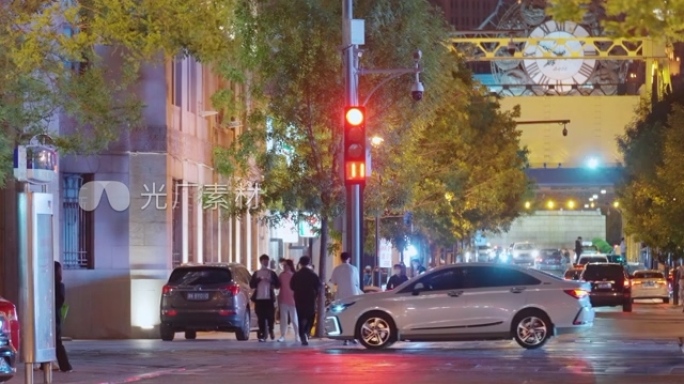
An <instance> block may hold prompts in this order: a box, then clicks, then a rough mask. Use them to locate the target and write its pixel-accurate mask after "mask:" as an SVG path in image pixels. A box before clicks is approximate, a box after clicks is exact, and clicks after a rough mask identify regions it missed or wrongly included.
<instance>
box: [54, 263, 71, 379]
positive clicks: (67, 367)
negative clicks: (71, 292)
mask: <svg viewBox="0 0 684 384" xmlns="http://www.w3.org/2000/svg"><path fill="white" fill-rule="evenodd" d="M65 301H66V289H65V288H64V283H63V282H62V264H60V263H59V261H55V312H56V315H57V318H56V319H55V320H56V322H55V352H56V353H57V364H58V365H59V370H60V371H62V372H72V371H73V368H72V367H71V363H69V356H68V355H67V352H66V348H64V344H63V343H62V307H63V306H64V302H65Z"/></svg>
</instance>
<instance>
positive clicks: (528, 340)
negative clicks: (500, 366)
mask: <svg viewBox="0 0 684 384" xmlns="http://www.w3.org/2000/svg"><path fill="white" fill-rule="evenodd" d="M516 332H517V335H518V340H520V341H521V342H522V343H524V344H525V345H528V346H531V347H533V346H536V345H539V344H542V343H543V342H544V341H545V340H546V336H547V334H548V328H547V326H546V323H545V322H544V320H542V319H540V318H538V317H536V316H528V317H525V318H523V319H522V320H520V322H519V323H518V329H517V330H516Z"/></svg>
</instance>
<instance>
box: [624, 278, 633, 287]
mask: <svg viewBox="0 0 684 384" xmlns="http://www.w3.org/2000/svg"><path fill="white" fill-rule="evenodd" d="M630 285H631V284H630V281H629V280H627V279H625V282H624V283H623V286H624V287H625V288H629V287H630Z"/></svg>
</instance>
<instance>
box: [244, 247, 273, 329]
mask: <svg viewBox="0 0 684 384" xmlns="http://www.w3.org/2000/svg"><path fill="white" fill-rule="evenodd" d="M269 261H270V258H269V257H268V255H261V257H259V263H261V269H259V270H258V271H256V272H254V274H253V275H252V279H251V280H250V282H249V286H250V288H252V289H254V293H253V294H252V301H253V302H254V312H256V315H257V320H258V324H259V331H258V332H257V338H258V339H259V342H264V341H266V339H267V338H268V336H271V340H275V332H274V331H273V328H274V326H275V300H276V294H275V290H276V289H278V288H280V280H278V275H276V273H275V272H274V271H273V270H272V269H269V268H268V266H269Z"/></svg>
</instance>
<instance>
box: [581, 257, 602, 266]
mask: <svg viewBox="0 0 684 384" xmlns="http://www.w3.org/2000/svg"><path fill="white" fill-rule="evenodd" d="M606 261H608V259H607V258H605V257H581V258H580V261H579V263H580V265H584V264H589V263H605V262H606Z"/></svg>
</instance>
